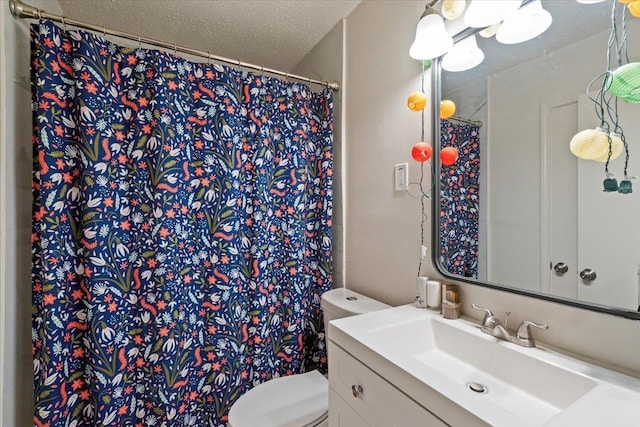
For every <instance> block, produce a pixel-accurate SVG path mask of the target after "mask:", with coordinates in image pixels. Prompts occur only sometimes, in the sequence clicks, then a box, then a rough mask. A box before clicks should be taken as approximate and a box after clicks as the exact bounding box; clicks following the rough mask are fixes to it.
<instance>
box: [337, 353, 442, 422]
mask: <svg viewBox="0 0 640 427" xmlns="http://www.w3.org/2000/svg"><path fill="white" fill-rule="evenodd" d="M329 386H330V387H331V389H333V390H334V391H335V393H337V394H338V395H339V397H341V398H342V399H343V401H344V402H346V403H347V404H348V406H350V407H351V408H353V410H354V411H355V412H356V413H357V414H358V415H359V416H360V418H362V419H363V420H364V422H365V423H366V424H363V425H369V426H371V427H416V426H424V427H431V426H433V427H441V426H446V424H444V423H443V422H442V421H441V420H440V419H439V418H437V417H436V416H435V415H433V414H432V413H431V412H429V411H428V410H427V409H425V408H423V407H422V406H421V405H419V404H418V403H416V402H415V401H414V400H412V399H411V398H410V397H409V396H407V395H406V394H404V393H403V392H402V391H400V390H399V389H398V388H396V387H395V386H394V385H393V384H391V383H390V382H389V381H388V380H386V379H385V378H382V377H381V376H379V375H378V374H376V373H375V372H374V371H372V370H371V369H369V368H368V367H367V366H365V365H364V364H362V363H361V362H360V361H358V360H356V359H355V358H354V357H353V356H351V355H350V354H349V353H347V352H345V351H344V350H343V349H341V348H340V347H338V346H337V345H335V344H334V343H333V342H331V341H330V342H329ZM332 410H333V408H332V407H331V406H329V416H330V417H331V411H332ZM355 425H358V424H355Z"/></svg>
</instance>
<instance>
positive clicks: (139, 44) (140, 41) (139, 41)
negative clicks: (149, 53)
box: [138, 34, 142, 50]
mask: <svg viewBox="0 0 640 427" xmlns="http://www.w3.org/2000/svg"><path fill="white" fill-rule="evenodd" d="M141 49H142V37H141V36H140V34H138V50H141Z"/></svg>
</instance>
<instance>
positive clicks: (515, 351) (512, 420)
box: [329, 306, 640, 426]
mask: <svg viewBox="0 0 640 427" xmlns="http://www.w3.org/2000/svg"><path fill="white" fill-rule="evenodd" d="M334 331H335V332H334ZM329 336H330V337H331V339H332V340H333V341H335V342H336V343H337V344H338V345H341V343H340V341H341V340H342V341H343V343H344V344H348V343H345V342H344V341H345V339H346V338H347V336H348V337H349V339H355V340H357V341H358V342H359V343H360V344H364V345H365V346H366V347H368V348H370V349H371V350H373V351H374V352H375V353H377V354H378V355H380V356H382V357H383V358H384V359H386V360H388V361H390V362H392V364H393V365H394V366H397V367H399V368H400V369H402V370H403V371H404V372H405V373H408V374H410V375H411V376H412V377H413V378H415V379H417V380H419V381H420V382H422V383H424V384H425V385H428V386H429V387H430V388H431V389H433V390H435V391H437V392H439V393H440V394H442V395H444V396H445V397H446V398H448V399H449V400H451V401H453V402H455V403H456V404H457V405H459V406H461V407H462V408H464V409H465V410H467V411H468V412H470V413H471V414H473V415H475V416H477V417H478V418H480V419H481V420H483V421H485V422H487V423H488V424H491V425H494V426H501V425H502V426H515V425H517V426H542V425H567V423H568V422H569V423H571V424H569V425H574V424H573V422H578V421H579V422H580V424H575V425H599V424H598V423H599V422H600V421H599V420H603V421H604V420H609V422H611V421H612V420H613V419H615V418H616V417H621V418H619V419H620V420H622V421H623V423H622V424H617V425H633V424H625V423H624V421H625V418H624V417H626V416H627V414H629V417H630V418H629V420H631V419H633V418H636V416H634V417H631V414H632V413H637V411H638V410H640V393H638V394H636V393H637V392H639V391H640V385H639V384H640V381H638V380H635V379H633V378H631V377H626V376H624V375H621V374H617V373H614V372H612V371H608V370H606V369H604V368H600V367H597V366H595V365H591V364H588V363H586V362H581V361H579V360H577V359H574V358H571V357H568V356H565V355H561V354H559V353H556V352H553V351H550V350H545V349H542V348H524V347H518V346H516V345H515V344H512V343H509V342H506V341H503V340H498V339H497V338H495V337H492V336H490V335H487V334H485V333H483V332H481V331H480V328H479V327H478V326H477V325H475V324H473V323H471V322H468V321H465V320H454V321H452V320H446V319H443V318H442V317H440V316H439V315H437V314H436V313H434V312H431V311H428V310H424V309H422V310H421V309H417V308H415V307H413V306H403V307H396V308H393V309H389V310H384V311H381V312H375V313H369V314H365V315H362V316H356V317H352V318H347V319H340V320H337V321H334V322H332V323H331V329H330V331H329ZM598 373H600V375H598ZM593 374H595V375H593ZM603 378H604V379H605V381H603V380H602V379H603ZM611 378H614V379H617V380H620V381H618V382H619V384H611V383H609V382H607V381H608V380H610V379H611ZM470 384H475V385H476V386H475V387H476V388H478V387H481V388H483V389H484V390H483V391H481V392H477V391H473V390H471V388H470V387H469V386H470ZM620 384H622V385H623V387H625V386H628V385H631V390H628V389H624V388H620V387H619V386H620ZM612 393H613V394H617V396H618V397H617V398H616V399H610V398H608V397H607V396H611V395H612ZM625 393H630V394H625ZM619 396H626V398H625V397H623V398H622V399H620V397H619ZM585 397H587V398H585ZM416 400H417V398H416ZM592 401H599V402H600V405H604V406H601V407H600V408H598V405H595V407H594V405H593V404H592V403H591V404H587V403H585V402H592ZM634 402H635V403H634ZM627 403H629V404H628V405H627ZM607 404H614V406H615V404H619V407H618V408H617V409H616V408H613V409H614V410H615V411H617V412H609V410H605V409H604V408H605V407H606V405H607ZM427 405H428V403H427ZM620 405H622V406H620ZM425 407H427V406H425ZM590 407H593V408H592V409H591V410H592V411H595V412H593V414H591V415H589V413H588V411H589V408H590ZM585 408H587V409H585ZM585 411H587V412H586V413H585ZM598 411H599V412H598ZM611 414H615V415H614V418H611ZM635 421H637V420H634V421H633V422H635ZM614 424H615V423H614Z"/></svg>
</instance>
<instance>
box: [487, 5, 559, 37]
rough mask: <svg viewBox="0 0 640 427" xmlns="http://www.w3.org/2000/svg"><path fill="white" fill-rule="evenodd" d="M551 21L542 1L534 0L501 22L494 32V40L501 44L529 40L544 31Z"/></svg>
mask: <svg viewBox="0 0 640 427" xmlns="http://www.w3.org/2000/svg"><path fill="white" fill-rule="evenodd" d="M552 21H553V18H552V17H551V14H550V13H549V12H548V11H546V10H545V9H544V8H543V7H542V2H541V1H540V0H534V1H532V2H530V3H527V5H526V6H524V7H522V8H521V9H520V10H518V11H517V12H516V13H514V14H513V15H511V16H510V17H509V18H507V19H506V20H505V21H504V22H503V23H502V25H501V26H500V28H498V32H497V33H496V40H498V41H499V42H500V43H503V44H516V43H522V42H525V41H527V40H531V39H532V38H534V37H538V36H539V35H540V34H542V33H544V32H545V31H546V30H547V28H549V26H550V25H551V22H552Z"/></svg>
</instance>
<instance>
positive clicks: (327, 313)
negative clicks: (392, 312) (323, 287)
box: [321, 288, 391, 334]
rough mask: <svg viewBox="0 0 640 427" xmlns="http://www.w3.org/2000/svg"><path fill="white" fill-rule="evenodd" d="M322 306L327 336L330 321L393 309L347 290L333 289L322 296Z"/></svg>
mask: <svg viewBox="0 0 640 427" xmlns="http://www.w3.org/2000/svg"><path fill="white" fill-rule="evenodd" d="M321 305H322V312H323V316H324V330H325V334H326V333H327V331H328V330H329V321H330V320H335V319H340V318H343V317H349V316H355V315H356V314H363V313H369V312H372V311H378V310H384V309H385V308H391V306H390V305H387V304H385V303H382V302H380V301H378V300H375V299H373V298H369V297H366V296H364V295H361V294H359V293H357V292H353V291H350V290H349V289H345V288H337V289H331V290H330V291H327V292H325V293H324V294H322V302H321Z"/></svg>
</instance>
